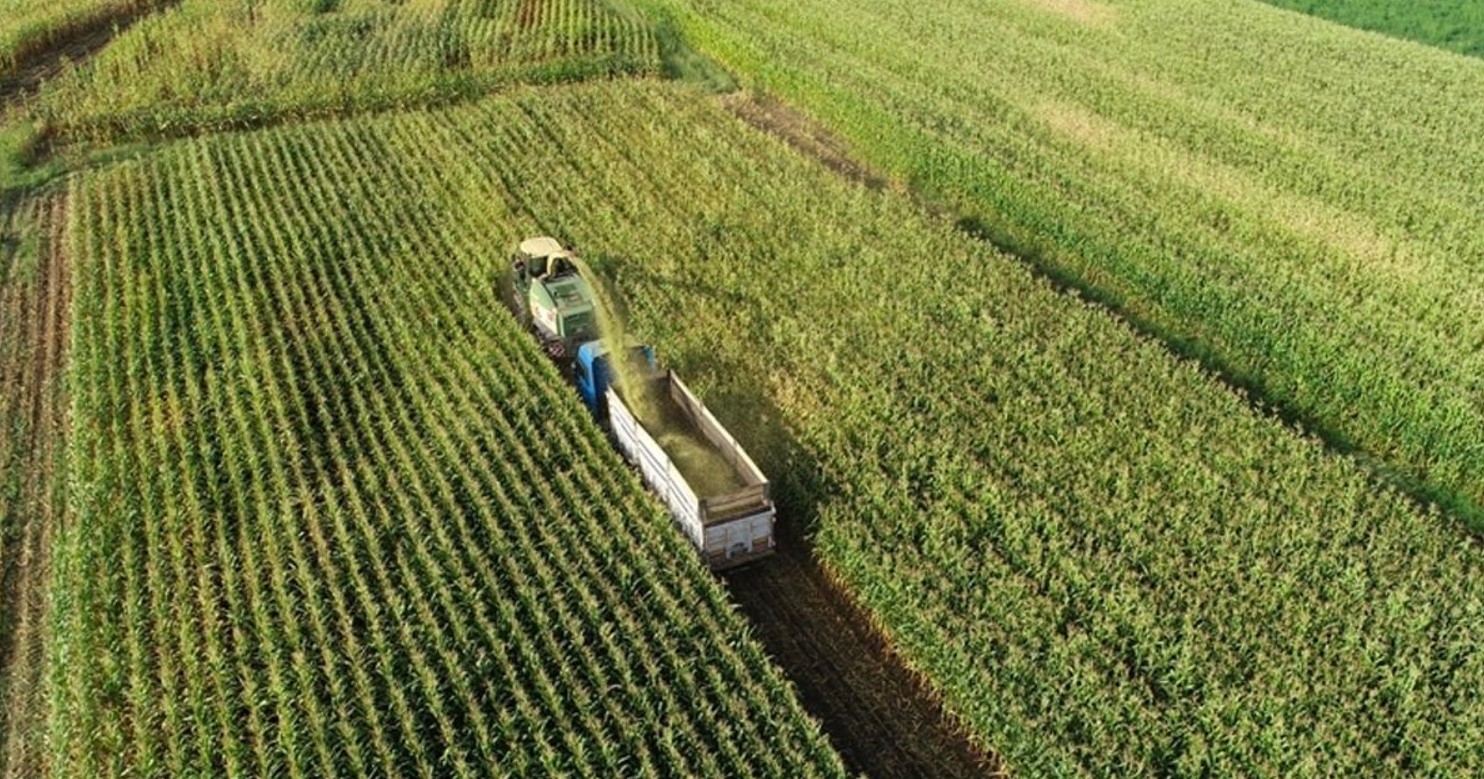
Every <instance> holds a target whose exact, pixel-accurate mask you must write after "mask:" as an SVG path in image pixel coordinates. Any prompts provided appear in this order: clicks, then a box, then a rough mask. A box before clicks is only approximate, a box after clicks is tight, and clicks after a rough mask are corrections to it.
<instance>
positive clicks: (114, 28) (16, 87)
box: [0, 0, 181, 107]
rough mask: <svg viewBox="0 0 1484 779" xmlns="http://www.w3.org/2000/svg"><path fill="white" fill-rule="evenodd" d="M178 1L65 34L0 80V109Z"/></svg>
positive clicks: (122, 13)
mask: <svg viewBox="0 0 1484 779" xmlns="http://www.w3.org/2000/svg"><path fill="white" fill-rule="evenodd" d="M180 2H181V0H168V2H163V3H155V4H147V3H146V4H140V5H139V6H138V7H135V8H130V9H126V10H121V11H119V12H117V13H113V14H108V15H105V16H101V17H99V18H97V19H93V20H90V21H88V22H86V23H84V24H82V25H80V26H78V27H76V28H74V29H71V30H68V31H66V32H65V33H64V34H63V35H61V36H60V37H59V38H58V39H57V41H56V42H55V43H53V44H52V45H51V46H48V47H47V48H45V49H43V50H41V51H38V52H36V53H35V54H33V55H31V56H29V57H27V58H26V62H25V63H24V64H22V66H21V67H20V68H19V69H17V70H16V72H14V73H12V74H11V75H9V76H5V77H0V107H7V106H10V105H12V104H13V103H17V102H19V101H21V100H22V99H24V98H25V97H26V96H28V95H31V94H34V93H35V92H36V90H37V89H39V88H40V87H41V85H42V83H44V82H46V81H49V80H51V79H53V78H56V77H57V76H58V75H60V74H61V72H62V70H63V69H64V68H65V67H66V66H67V65H68V64H69V63H72V64H76V63H80V62H83V61H85V60H87V59H89V58H91V57H92V56H93V55H94V54H97V53H98V52H99V51H101V50H102V49H103V47H104V46H107V45H108V42H109V41H111V40H113V37H114V36H115V35H118V34H119V33H122V32H124V31H125V30H127V29H129V28H130V27H132V26H134V23H135V22H138V21H139V20H140V19H143V18H144V17H146V16H149V15H150V14H152V13H155V12H156V11H160V10H163V9H165V8H168V7H170V6H173V5H176V4H178V3H180Z"/></svg>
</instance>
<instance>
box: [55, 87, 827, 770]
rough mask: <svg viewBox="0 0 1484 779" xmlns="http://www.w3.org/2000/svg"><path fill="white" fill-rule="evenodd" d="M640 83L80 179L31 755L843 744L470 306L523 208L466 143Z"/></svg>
mask: <svg viewBox="0 0 1484 779" xmlns="http://www.w3.org/2000/svg"><path fill="white" fill-rule="evenodd" d="M671 99H673V98H671ZM655 100H657V98H651V97H650V96H649V91H648V90H647V89H646V90H639V91H633V90H620V91H617V92H608V91H603V90H584V91H579V92H573V93H570V94H557V95H555V96H554V97H552V98H550V99H547V98H533V97H531V96H526V97H524V98H522V99H520V100H505V101H499V102H494V103H489V104H485V105H483V106H481V107H479V108H477V109H471V110H464V111H460V112H457V113H453V114H450V115H448V116H447V117H444V118H435V117H432V116H428V115H413V116H408V117H406V118H398V119H390V120H381V121H374V122H366V123H362V124H351V123H347V124H332V125H323V126H314V127H306V128H302V129H291V130H284V131H279V132H271V133H263V134H256V135H246V136H236V137H224V138H217V139H210V140H201V141H193V142H190V143H183V144H179V145H175V146H170V147H168V148H164V149H162V150H160V151H159V152H158V153H157V154H151V155H150V156H148V157H147V158H145V159H143V160H141V161H139V162H137V163H132V164H127V165H123V166H119V167H115V168H113V169H110V170H107V171H102V172H97V173H93V174H88V175H86V176H83V177H80V178H79V179H78V180H76V182H75V184H74V186H73V187H72V190H71V200H72V209H73V210H72V213H73V222H72V230H73V249H74V256H75V257H76V263H77V264H76V267H75V274H74V278H76V280H77V289H76V299H75V312H76V330H75V336H74V337H75V351H74V353H73V356H72V360H73V362H72V366H73V382H74V385H73V386H74V387H75V404H74V408H73V414H74V431H75V438H74V439H73V447H72V467H73V469H74V470H73V476H74V489H75V492H74V493H73V502H74V511H73V514H72V515H71V517H70V520H69V521H68V522H66V524H65V525H64V526H62V527H61V528H59V529H58V531H57V537H56V541H55V552H54V554H55V559H54V570H55V572H56V573H55V585H54V589H53V592H52V597H53V601H54V604H55V605H54V609H55V611H54V620H53V621H54V631H53V646H52V649H51V655H50V656H51V671H50V687H51V698H52V702H53V706H52V712H53V716H52V718H51V730H50V733H49V735H48V739H49V740H48V744H49V746H50V750H51V755H50V757H51V767H52V769H53V775H55V776H59V777H96V776H127V775H137V776H172V777H181V776H229V777H230V776H386V775H401V776H423V777H433V776H467V777H476V776H479V777H483V776H512V777H514V776H558V775H586V776H619V775H625V776H628V775H633V776H713V777H730V776H775V777H797V776H838V775H840V774H841V773H842V769H841V767H840V764H839V760H838V757H837V756H836V755H835V754H834V753H833V751H832V750H831V749H830V748H829V746H828V744H827V743H826V742H825V740H824V739H823V737H822V736H821V734H820V732H819V730H818V728H817V726H816V725H815V724H814V723H813V722H812V721H810V720H809V719H807V718H806V717H805V716H804V715H803V714H802V712H801V710H800V708H799V706H798V703H797V701H796V699H795V698H794V696H793V693H792V691H791V690H790V688H789V687H788V686H787V685H786V683H785V682H784V681H783V679H782V676H781V675H780V674H779V673H778V671H777V670H776V669H775V668H774V667H773V666H771V665H770V664H769V662H768V661H767V660H766V659H765V658H764V657H763V656H762V654H761V652H760V651H759V650H758V648H757V646H756V644H754V643H752V642H751V641H750V640H748V639H747V637H746V633H745V631H744V629H743V627H742V624H741V620H740V619H739V618H738V617H737V616H736V615H735V613H734V612H733V611H732V609H731V608H730V607H729V606H728V604H727V602H726V599H725V597H724V595H723V594H722V589H721V587H720V585H719V584H718V583H717V582H716V581H715V580H713V579H712V577H711V575H710V574H709V573H708V572H707V571H706V569H705V568H704V567H703V566H702V565H701V564H700V562H699V561H698V560H697V557H696V555H695V552H694V550H692V549H691V548H690V547H689V546H688V545H687V543H686V542H685V541H684V540H683V538H682V537H681V536H680V534H678V533H676V532H675V531H674V530H673V528H672V527H671V526H670V521H669V520H668V518H667V517H666V516H665V515H664V514H663V513H662V512H661V511H660V510H659V508H658V506H657V505H656V504H655V503H654V501H653V500H652V499H651V498H650V497H649V496H648V495H647V493H646V492H645V491H644V490H643V488H642V487H641V486H640V484H639V483H638V481H637V480H636V479H635V477H634V476H633V475H631V473H630V471H629V470H627V469H626V468H625V467H624V466H623V464H622V462H621V461H620V460H619V458H618V456H617V454H616V453H614V452H613V451H612V450H611V449H609V447H608V446H607V444H606V442H605V441H604V439H603V437H602V435H601V434H600V433H599V431H598V429H597V428H596V427H595V426H594V425H593V424H592V422H591V421H590V420H589V418H588V416H587V412H586V411H585V410H583V408H582V407H581V406H580V405H579V404H578V402H577V401H576V399H575V396H574V395H573V394H572V392H571V391H570V390H569V389H568V388H567V387H566V386H565V384H564V381H563V379H562V378H561V377H560V376H558V375H557V373H556V371H555V370H554V369H553V368H552V366H551V364H550V363H548V362H547V361H546V359H545V358H544V356H543V355H542V354H541V353H540V352H539V350H538V349H537V348H536V346H535V345H534V343H533V342H532V341H531V340H530V339H529V338H528V337H527V336H526V335H525V334H524V333H522V332H521V331H520V330H519V328H518V327H517V325H516V323H515V320H514V319H513V318H512V317H510V316H509V315H508V314H506V313H505V312H504V311H503V310H502V309H501V308H500V307H499V306H498V305H497V304H496V299H497V298H496V290H495V288H494V280H495V274H496V272H497V270H498V269H499V267H500V266H502V265H503V263H504V258H505V249H506V245H507V243H508V242H509V240H510V239H511V238H512V237H514V236H516V235H518V234H520V233H521V232H523V231H525V230H527V229H529V228H530V226H531V220H530V219H529V217H528V215H527V213H526V212H524V211H521V210H517V209H515V208H514V206H513V204H512V203H511V202H510V201H508V200H506V199H504V198H501V197H488V196H487V195H489V194H491V193H490V192H489V191H488V190H487V189H484V188H481V185H482V183H483V181H484V179H483V178H482V176H483V175H484V174H480V176H481V177H480V178H469V176H471V174H470V173H469V172H468V171H471V170H473V169H474V163H475V161H477V166H478V167H479V168H484V169H486V170H487V171H489V174H490V175H495V174H503V175H510V176H515V177H524V176H526V175H529V174H530V171H531V169H530V168H529V167H528V166H529V165H530V164H532V163H534V162H536V161H538V159H539V158H540V157H541V156H542V155H541V154H535V153H526V152H523V151H522V150H521V147H522V146H530V145H535V146H537V147H539V148H541V149H543V153H545V154H549V153H551V152H552V151H553V150H554V147H553V146H552V145H551V144H550V142H542V141H540V140H537V139H535V138H524V137H520V138H519V143H517V138H518V135H517V134H521V133H524V132H527V131H529V130H530V129H531V128H532V127H533V125H532V124H531V123H532V122H533V121H535V120H547V121H553V122H562V123H574V122H577V121H578V120H579V119H580V118H581V117H582V115H583V107H584V106H588V105H596V106H601V107H604V108H606V109H612V110H614V111H616V112H617V113H616V118H617V117H620V116H621V117H627V118H628V119H629V121H630V123H638V122H639V121H640V120H642V119H644V117H645V116H646V113H645V110H647V109H648V108H650V107H652V106H654V105H656V103H655V102H654V101H655ZM657 105H659V107H661V108H664V103H663V102H659V103H657ZM674 114H675V111H674V110H673V109H670V110H668V111H667V112H666V115H663V116H662V117H661V119H660V121H664V122H667V123H673V122H674V121H676V120H675V118H674ZM435 138H436V139H437V142H436V143H430V140H433V139H435ZM650 138H651V139H652V140H651V145H650V146H648V147H646V148H647V150H649V151H654V150H655V149H657V147H656V146H654V145H653V140H657V139H656V138H654V136H652V135H651V136H650ZM445 145H446V146H445ZM445 149H446V151H448V152H451V153H453V154H455V155H466V159H465V161H464V163H463V164H459V165H452V166H450V165H446V164H445V163H446V160H444V159H442V157H441V156H440V155H441V154H443V153H444V150H445Z"/></svg>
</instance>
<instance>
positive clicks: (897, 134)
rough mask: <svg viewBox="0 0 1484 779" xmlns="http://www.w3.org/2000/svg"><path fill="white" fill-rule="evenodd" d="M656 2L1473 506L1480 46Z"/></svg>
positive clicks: (1310, 32) (1135, 10)
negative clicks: (1455, 50) (1467, 53)
mask: <svg viewBox="0 0 1484 779" xmlns="http://www.w3.org/2000/svg"><path fill="white" fill-rule="evenodd" d="M648 5H650V6H653V7H657V9H658V12H661V13H666V14H669V15H670V16H671V17H672V20H671V23H673V24H674V25H675V26H677V27H678V28H679V29H681V30H683V31H684V32H685V33H686V34H687V36H688V37H689V38H690V40H691V41H692V43H693V44H694V45H695V46H697V47H698V48H700V49H701V50H703V51H705V52H707V53H710V54H712V55H714V56H716V57H717V58H718V59H720V60H721V62H722V63H723V64H724V65H726V66H729V67H731V68H732V69H734V70H735V71H737V72H738V73H739V75H740V76H741V77H742V79H743V81H744V82H746V83H749V84H751V85H753V86H754V87H757V88H761V89H764V90H768V91H771V92H774V93H776V94H777V95H779V96H780V97H782V98H784V99H786V100H789V101H792V102H795V103H796V104H798V105H799V106H800V107H802V108H803V109H804V110H806V111H807V112H808V113H809V114H811V115H813V116H814V117H816V118H818V119H819V120H821V121H823V122H824V123H825V124H826V125H827V126H829V127H830V128H831V129H833V130H835V131H836V132H838V133H840V134H841V135H842V136H843V137H844V139H845V140H846V141H847V142H848V145H849V147H850V148H851V149H852V150H853V151H854V152H855V153H856V154H857V155H859V156H861V157H862V158H863V159H864V160H865V161H867V162H868V163H870V164H872V165H874V166H876V167H878V168H879V169H880V170H882V171H883V172H884V173H886V174H889V175H891V176H894V177H897V178H899V179H901V180H903V181H905V182H907V183H908V184H910V185H911V186H913V187H915V188H917V189H918V190H920V191H923V192H925V193H928V194H929V195H931V196H934V197H936V198H939V199H942V200H944V201H947V202H948V203H949V204H950V205H951V206H953V207H954V208H956V209H957V210H958V211H959V212H961V213H962V214H964V215H965V216H966V217H968V218H969V219H970V220H972V221H974V222H976V223H978V228H977V229H978V231H979V232H983V233H985V234H987V235H988V236H990V237H991V238H992V239H993V240H995V241H996V242H998V243H1000V244H1002V245H1005V246H1008V247H1011V248H1013V249H1014V250H1015V251H1016V253H1018V254H1019V255H1020V256H1022V257H1025V258H1027V259H1029V260H1030V261H1031V262H1032V263H1033V264H1034V265H1036V266H1038V267H1040V268H1042V269H1043V270H1044V271H1045V272H1046V273H1049V274H1051V275H1053V276H1056V277H1058V278H1061V279H1063V280H1065V281H1066V282H1067V283H1069V284H1071V285H1073V286H1075V287H1078V288H1081V289H1083V290H1085V291H1086V292H1087V293H1088V294H1090V295H1092V296H1094V297H1096V298H1098V299H1100V300H1104V301H1108V302H1111V303H1112V304H1114V305H1115V306H1116V307H1117V308H1118V309H1120V310H1121V311H1123V312H1124V313H1125V315H1126V316H1128V317H1130V318H1131V319H1133V320H1134V321H1137V322H1140V323H1141V324H1142V326H1143V327H1144V329H1146V330H1147V331H1149V332H1151V333H1154V334H1156V335H1157V336H1158V337H1160V338H1161V339H1163V340H1165V341H1167V342H1169V343H1171V344H1173V345H1174V346H1175V347H1176V348H1178V349H1179V350H1181V351H1182V352H1184V353H1187V354H1191V355H1194V356H1197V357H1199V358H1200V359H1202V360H1203V361H1204V362H1206V363H1207V364H1209V365H1213V366H1216V367H1218V368H1220V369H1221V370H1222V371H1223V372H1224V373H1226V374H1227V375H1229V376H1230V377H1232V379H1233V380H1234V381H1236V382H1238V383H1240V384H1242V385H1245V386H1248V387H1251V388H1253V389H1254V391H1255V393H1256V394H1258V395H1259V396H1260V397H1261V398H1262V399H1264V400H1265V401H1267V402H1269V403H1273V404H1276V405H1279V406H1281V407H1282V408H1284V409H1285V410H1287V412H1289V413H1291V414H1292V415H1294V416H1295V417H1297V418H1300V419H1303V420H1305V421H1306V422H1307V424H1308V425H1309V426H1311V427H1313V428H1314V429H1316V430H1320V431H1323V432H1324V433H1325V435H1326V437H1327V438H1328V439H1329V440H1330V441H1332V442H1334V443H1335V444H1336V445H1337V446H1341V447H1343V448H1353V449H1356V450H1359V451H1360V452H1362V453H1365V454H1367V455H1369V456H1370V457H1372V458H1374V459H1376V460H1378V461H1381V462H1382V463H1384V464H1386V465H1387V466H1388V467H1389V468H1390V469H1392V470H1394V471H1395V472H1396V473H1398V474H1400V475H1401V478H1403V479H1404V480H1405V481H1407V482H1409V483H1411V484H1412V485H1413V486H1414V488H1415V491H1417V492H1418V493H1420V494H1423V495H1425V496H1427V497H1428V498H1431V499H1434V500H1437V501H1438V502H1440V503H1442V504H1443V505H1444V506H1445V507H1447V508H1449V509H1450V510H1451V511H1453V512H1455V513H1456V514H1458V515H1461V516H1462V517H1464V518H1466V519H1467V520H1469V521H1471V522H1472V523H1473V524H1474V525H1475V526H1476V527H1484V319H1481V318H1480V317H1479V316H1478V311H1479V310H1480V299H1479V295H1478V290H1479V289H1480V288H1481V287H1484V266H1481V265H1480V263H1479V262H1477V261H1476V260H1477V258H1478V257H1480V256H1481V252H1484V177H1480V176H1478V175H1477V174H1476V171H1478V170H1480V169H1484V134H1481V133H1479V132H1478V131H1477V130H1478V128H1479V127H1480V126H1484V104H1480V103H1479V102H1478V101H1471V100H1468V99H1466V98H1464V97H1463V96H1464V95H1470V94H1478V93H1480V91H1481V90H1484V62H1478V61H1475V60H1470V59H1464V58H1459V57H1457V56H1454V55H1451V54H1447V53H1443V52H1433V51H1428V50H1425V49H1419V48H1416V47H1409V46H1408V47H1400V46H1396V45H1394V44H1391V43H1389V42H1387V41H1384V40H1380V39H1377V38H1375V37H1374V36H1368V35H1364V34H1361V33H1356V32H1353V31H1350V30H1346V29H1344V28H1340V27H1337V26H1335V25H1332V24H1329V23H1326V22H1322V21H1318V20H1312V19H1305V18H1304V17H1301V16H1295V15H1293V14H1289V13H1284V12H1280V11H1277V10H1274V9H1272V8H1269V7H1266V6H1263V5H1260V4H1256V3H1238V4H1231V3H1225V2H1216V1H1215V0H1201V1H1200V2H1194V3H1191V2H1174V0H1154V1H1152V2H1139V3H1103V2H1097V1H1096V0H997V1H996V2H990V3H981V4H975V5H971V6H965V5H935V6H931V7H923V6H921V4H918V3H910V2H904V1H902V0H875V1H874V2H870V3H866V4H858V3H856V4H850V3H841V2H839V1H838V0H802V1H801V2H793V1H792V0H790V1H789V2H784V1H783V0H743V2H736V3H718V2H710V1H708V0H650V2H648Z"/></svg>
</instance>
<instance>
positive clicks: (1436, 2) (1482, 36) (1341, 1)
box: [1264, 0, 1484, 57]
mask: <svg viewBox="0 0 1484 779" xmlns="http://www.w3.org/2000/svg"><path fill="white" fill-rule="evenodd" d="M1264 2H1267V3H1269V4H1270V5H1276V6H1278V7H1280V8H1288V9H1291V10H1294V11H1301V12H1303V13H1306V14H1312V15H1314V16H1318V17H1322V18H1325V19H1329V20H1330V21H1334V22H1339V23H1340V24H1345V25H1349V26H1351V27H1358V28H1360V29H1362V30H1370V31H1372V32H1378V33H1381V34H1383V35H1390V36H1392V37H1395V38H1406V39H1408V40H1413V41H1417V42H1419V43H1426V44H1430V45H1432V46H1437V47H1440V48H1444V49H1449V50H1452V51H1456V52H1458V53H1460V54H1468V55H1470V56H1474V57H1484V5H1480V4H1478V3H1476V2H1472V0H1411V1H1410V2H1405V3H1397V2H1390V0H1264Z"/></svg>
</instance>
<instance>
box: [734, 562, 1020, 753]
mask: <svg viewBox="0 0 1484 779" xmlns="http://www.w3.org/2000/svg"><path fill="white" fill-rule="evenodd" d="M788 535H789V534H786V533H780V540H779V552H778V554H776V555H774V556H773V557H771V558H768V559H767V560H764V561H762V562H760V563H758V564H756V565H752V566H749V567H747V568H744V569H741V570H739V571H735V572H733V573H729V574H726V575H725V577H724V578H725V583H726V586H727V589H728V590H729V591H730V593H731V596H732V600H733V601H734V602H736V603H737V604H738V605H739V606H740V607H741V608H742V612H743V613H744V614H746V615H747V617H748V619H749V620H750V621H751V622H752V625H753V628H754V632H755V635H756V636H757V638H758V639H759V640H760V641H761V642H762V644H763V646H764V648H766V649H767V651H768V654H769V655H771V656H772V657H773V659H774V661H775V662H777V663H778V665H779V666H781V667H782V668H783V670H784V672H785V673H786V674H787V675H788V677H789V679H791V680H792V681H793V683H794V686H795V687H797V688H798V691H799V695H800V696H801V697H802V699H803V701H804V707H805V708H806V709H807V710H808V711H809V713H810V714H812V715H814V717H815V718H817V719H819V720H820V721H821V723H822V724H823V725H824V730H825V733H826V735H828V736H829V739H830V742H831V743H832V744H834V746H835V748H836V749H837V750H839V752H840V754H841V755H842V756H844V758H845V764H846V767H847V768H849V769H850V771H851V772H852V773H865V774H866V775H868V776H870V777H872V778H873V779H893V778H894V777H901V778H902V779H907V778H908V777H914V778H915V777H943V778H944V779H956V778H958V777H995V776H1005V775H1006V774H1005V773H1004V771H1003V769H1002V767H1001V764H1000V762H999V760H998V759H997V758H996V757H995V756H993V755H991V754H988V753H986V752H984V751H983V750H981V749H979V748H978V747H977V746H976V745H975V744H974V743H973V742H972V741H971V740H970V739H969V737H968V735H967V734H966V733H965V731H964V730H963V728H962V727H960V726H959V725H958V724H957V723H956V722H954V721H953V720H952V719H950V718H949V716H948V715H947V713H946V712H945V711H944V710H943V707H942V705H941V704H940V702H939V701H938V699H937V697H936V696H935V694H934V693H933V692H932V691H931V690H930V689H929V688H928V687H927V686H926V684H925V683H924V682H923V680H922V679H921V678H920V677H919V676H918V675H917V674H916V673H915V672H913V671H912V670H911V669H909V668H908V667H907V666H906V665H905V664H904V663H903V662H902V660H901V658H900V657H899V656H898V655H897V654H896V653H895V652H894V651H892V649H891V647H890V646H889V644H888V643H887V641H886V640H885V639H884V638H883V637H882V635H881V634H880V632H879V631H877V630H876V629H875V627H874V626H873V625H872V624H871V622H870V620H869V619H868V618H867V616H866V614H865V613H864V612H863V611H861V609H860V608H859V607H858V606H857V605H856V604H855V603H854V602H853V600H852V599H851V597H850V596H849V595H848V594H847V593H846V592H844V591H843V590H842V589H841V588H840V587H839V585H838V584H837V583H836V582H835V581H834V580H833V577H832V576H831V575H830V574H829V573H828V572H827V571H826V570H825V569H823V568H822V567H821V566H820V564H819V562H818V561H817V560H815V559H814V557H813V556H812V553H811V552H810V551H809V548H808V547H807V545H806V542H804V541H803V539H800V538H791V537H787V536H788Z"/></svg>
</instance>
